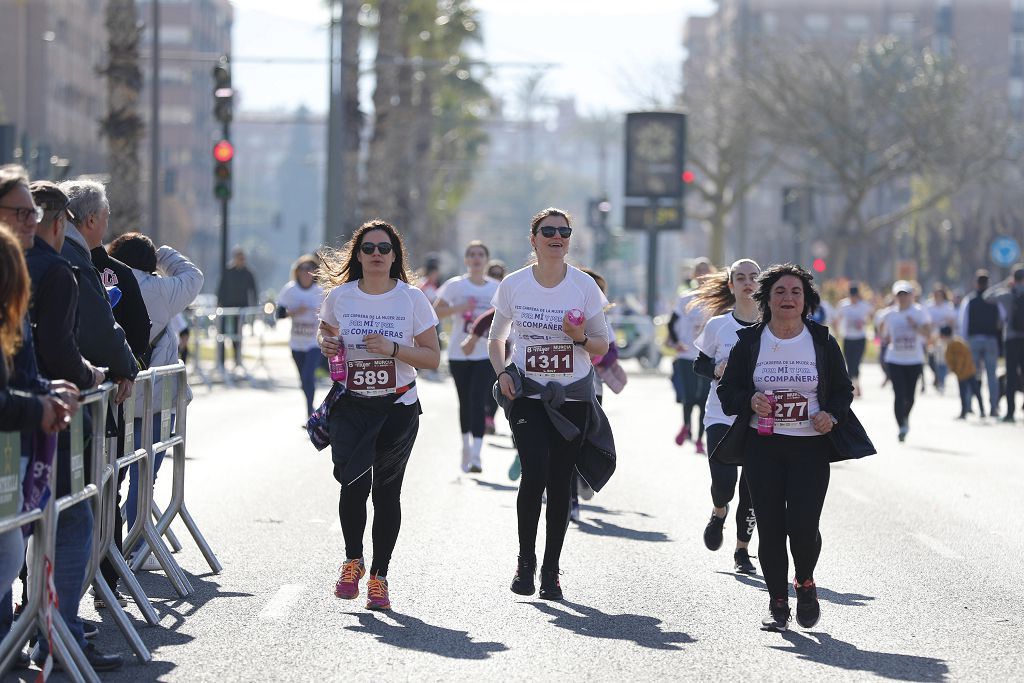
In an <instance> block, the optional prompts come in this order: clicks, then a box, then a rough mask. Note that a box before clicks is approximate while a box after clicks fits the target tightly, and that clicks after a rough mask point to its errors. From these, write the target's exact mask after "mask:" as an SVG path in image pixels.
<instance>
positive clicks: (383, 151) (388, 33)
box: [364, 0, 404, 222]
mask: <svg viewBox="0 0 1024 683" xmlns="http://www.w3.org/2000/svg"><path fill="white" fill-rule="evenodd" d="M377 11H378V14H379V17H380V19H379V22H378V26H377V59H376V65H375V71H376V76H377V84H376V87H375V88H374V91H373V137H371V138H370V152H369V159H368V161H367V168H366V193H365V199H366V202H365V205H364V206H365V211H364V213H365V215H366V217H367V218H382V219H384V220H386V221H388V222H391V221H393V220H394V215H395V210H396V204H395V197H396V194H397V189H398V188H397V186H396V183H395V179H396V164H398V163H401V162H402V161H404V159H395V158H394V157H393V156H392V154H393V151H394V140H395V138H396V133H397V131H396V130H395V125H396V123H397V122H396V121H395V116H394V113H395V108H396V106H397V105H398V97H399V94H398V61H399V58H400V56H401V50H400V46H401V40H402V26H401V23H400V21H401V9H400V3H399V0H379V2H378V3H377Z"/></svg>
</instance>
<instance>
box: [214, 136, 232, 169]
mask: <svg viewBox="0 0 1024 683" xmlns="http://www.w3.org/2000/svg"><path fill="white" fill-rule="evenodd" d="M234 157H235V146H234V145H232V144H231V143H230V142H228V141H227V140H221V141H220V142H218V143H217V144H216V145H214V146H213V158H214V159H216V160H217V161H219V162H220V163H222V164H226V163H227V162H229V161H231V160H232V159H233V158H234Z"/></svg>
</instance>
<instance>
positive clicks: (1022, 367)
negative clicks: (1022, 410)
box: [1005, 339, 1024, 417]
mask: <svg viewBox="0 0 1024 683" xmlns="http://www.w3.org/2000/svg"><path fill="white" fill-rule="evenodd" d="M1005 350H1006V415H1007V416H1008V417H1013V413H1014V409H1015V407H1014V403H1015V402H1016V400H1017V397H1016V394H1017V392H1018V391H1020V392H1024V339H1007V340H1006V342H1005ZM1021 405H1022V406H1024V403H1022V404H1021Z"/></svg>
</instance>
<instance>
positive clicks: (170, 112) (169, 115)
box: [160, 105, 192, 126]
mask: <svg viewBox="0 0 1024 683" xmlns="http://www.w3.org/2000/svg"><path fill="white" fill-rule="evenodd" d="M160 122H161V123H166V124H168V125H181V126H187V125H189V124H191V123H192V109H191V108H189V107H183V106H180V105H166V106H163V107H161V108H160Z"/></svg>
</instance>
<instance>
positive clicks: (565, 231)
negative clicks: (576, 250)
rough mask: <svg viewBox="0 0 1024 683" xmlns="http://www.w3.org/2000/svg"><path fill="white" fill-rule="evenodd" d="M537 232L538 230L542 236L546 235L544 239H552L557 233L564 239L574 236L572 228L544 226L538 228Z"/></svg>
mask: <svg viewBox="0 0 1024 683" xmlns="http://www.w3.org/2000/svg"><path fill="white" fill-rule="evenodd" d="M537 230H538V232H540V234H542V235H544V237H549V238H550V237H554V236H555V232H557V233H558V234H559V235H560V236H561V237H563V238H564V239H569V235H571V234H572V228H570V227H567V226H558V227H555V226H554V225H542V226H540V227H539V228H537ZM534 234H536V233H534Z"/></svg>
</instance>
